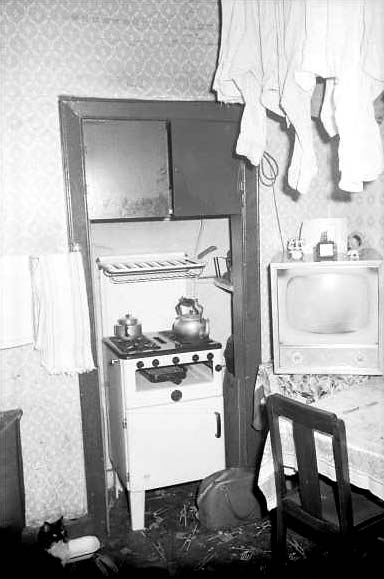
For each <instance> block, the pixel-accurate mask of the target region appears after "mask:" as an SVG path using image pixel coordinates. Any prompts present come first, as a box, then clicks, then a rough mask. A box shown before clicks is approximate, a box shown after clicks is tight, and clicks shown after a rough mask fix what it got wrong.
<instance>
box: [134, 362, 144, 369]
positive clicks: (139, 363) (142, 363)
mask: <svg viewBox="0 0 384 579" xmlns="http://www.w3.org/2000/svg"><path fill="white" fill-rule="evenodd" d="M136 367H137V368H139V370H140V368H144V362H142V361H141V360H140V362H137V364H136Z"/></svg>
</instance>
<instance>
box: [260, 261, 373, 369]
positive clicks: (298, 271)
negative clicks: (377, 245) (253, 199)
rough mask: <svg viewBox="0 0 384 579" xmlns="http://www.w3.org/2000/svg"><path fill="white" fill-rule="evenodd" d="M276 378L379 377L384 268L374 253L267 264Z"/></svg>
mask: <svg viewBox="0 0 384 579" xmlns="http://www.w3.org/2000/svg"><path fill="white" fill-rule="evenodd" d="M270 284H271V285H270V289H271V313H272V339H273V363H274V372H275V373H276V374H359V375H382V374H383V369H384V319H383V316H384V266H383V261H382V259H381V258H380V256H378V255H377V253H376V252H373V251H371V252H370V251H369V250H366V252H365V254H364V256H361V258H360V259H358V260H350V259H347V258H346V257H345V258H342V259H337V260H333V261H312V260H311V259H309V258H307V257H304V258H303V260H300V261H293V260H291V259H289V257H288V256H285V255H283V256H278V257H277V258H276V259H274V260H273V261H272V262H271V264H270Z"/></svg>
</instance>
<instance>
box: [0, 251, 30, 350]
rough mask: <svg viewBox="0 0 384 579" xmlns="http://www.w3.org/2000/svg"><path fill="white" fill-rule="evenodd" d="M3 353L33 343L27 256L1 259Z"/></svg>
mask: <svg viewBox="0 0 384 579" xmlns="http://www.w3.org/2000/svg"><path fill="white" fill-rule="evenodd" d="M0 312H1V318H0V349H5V348H15V347H17V346H25V345H27V344H32V343H33V315H32V312H33V308H32V285H31V271H30V260H29V256H27V255H9V256H2V257H0Z"/></svg>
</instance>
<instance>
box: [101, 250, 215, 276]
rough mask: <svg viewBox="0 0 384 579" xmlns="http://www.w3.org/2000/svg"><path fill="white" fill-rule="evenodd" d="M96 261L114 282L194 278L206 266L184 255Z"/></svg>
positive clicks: (114, 258) (111, 258) (136, 256)
mask: <svg viewBox="0 0 384 579" xmlns="http://www.w3.org/2000/svg"><path fill="white" fill-rule="evenodd" d="M96 262H97V265H98V267H99V269H101V270H102V271H103V273H104V274H105V275H106V276H107V277H109V278H110V279H111V281H112V282H114V283H132V282H139V281H149V280H162V279H173V278H183V277H184V278H186V277H188V278H195V277H198V276H200V275H201V273H202V271H203V269H204V267H205V263H203V262H201V261H199V260H197V259H195V258H192V257H189V256H188V255H186V254H185V253H166V254H141V255H129V256H126V255H125V256H124V255H115V256H105V257H98V258H97V260H96Z"/></svg>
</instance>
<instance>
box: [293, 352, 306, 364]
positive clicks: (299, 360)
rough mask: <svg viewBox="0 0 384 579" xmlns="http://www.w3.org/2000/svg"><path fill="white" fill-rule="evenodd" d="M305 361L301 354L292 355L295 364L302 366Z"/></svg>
mask: <svg viewBox="0 0 384 579" xmlns="http://www.w3.org/2000/svg"><path fill="white" fill-rule="evenodd" d="M302 361H303V356H302V355H301V354H300V352H294V353H293V354H292V362H293V363H294V364H301V363H302Z"/></svg>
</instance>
